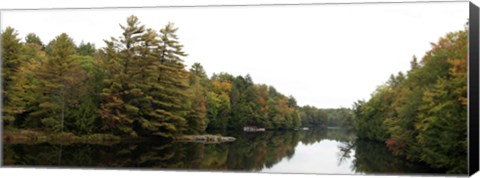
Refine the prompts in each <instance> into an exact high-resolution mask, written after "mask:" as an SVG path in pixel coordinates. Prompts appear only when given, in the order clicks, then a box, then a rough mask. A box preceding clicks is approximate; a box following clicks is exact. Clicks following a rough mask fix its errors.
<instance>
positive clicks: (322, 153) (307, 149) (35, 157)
mask: <svg viewBox="0 0 480 178" xmlns="http://www.w3.org/2000/svg"><path fill="white" fill-rule="evenodd" d="M223 134H225V135H230V136H235V137H236V138H237V140H236V141H235V142H232V143H226V144H200V143H178V142H177V143H160V142H157V141H142V142H123V143H118V144H114V145H89V144H66V145H51V144H46V143H44V144H36V145H28V144H9V145H4V147H3V151H4V158H3V162H4V165H7V166H37V167H38V166H41V167H50V166H53V167H90V168H92V167H94V168H145V169H152V168H154V169H189V170H192V169H193V170H219V171H262V172H290V173H421V172H429V173H433V172H435V171H433V170H431V169H429V168H427V167H425V166H421V165H419V164H414V163H410V162H407V161H405V160H403V159H400V158H396V157H393V156H392V155H391V154H390V152H389V151H388V149H387V148H386V147H385V146H384V145H383V144H381V143H374V142H368V141H361V140H355V136H354V135H353V134H352V133H349V132H348V131H345V130H342V129H329V130H310V131H284V132H273V131H272V132H270V131H267V132H262V133H243V132H232V133H223Z"/></svg>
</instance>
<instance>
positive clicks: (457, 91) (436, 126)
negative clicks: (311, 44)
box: [354, 28, 468, 173]
mask: <svg viewBox="0 0 480 178" xmlns="http://www.w3.org/2000/svg"><path fill="white" fill-rule="evenodd" d="M466 29H467V28H466ZM466 29H465V30H463V31H457V32H451V33H448V34H447V35H446V36H444V37H442V38H440V40H439V41H438V42H437V43H432V49H431V50H430V51H428V52H426V54H425V56H424V57H423V58H422V59H421V60H420V61H418V60H417V58H416V57H415V56H414V57H413V59H412V60H411V68H410V70H408V71H407V72H406V73H402V72H399V73H398V74H396V75H391V76H390V78H389V79H388V81H387V82H386V83H385V84H383V85H380V86H378V87H377V89H376V91H375V92H373V93H372V95H371V98H370V99H369V100H367V101H364V100H360V101H357V102H355V104H354V113H355V117H356V119H355V130H356V134H357V136H358V137H359V138H364V139H370V140H377V141H380V142H384V143H385V144H386V145H387V146H388V148H389V149H390V150H391V151H392V153H393V154H395V155H398V156H403V157H406V158H407V159H409V160H413V161H421V162H425V163H427V164H429V165H430V166H432V167H434V168H439V169H445V170H446V172H448V173H466V172H467V146H468V145H467V144H468V142H467V56H468V55H467V50H468V31H467V30H466Z"/></svg>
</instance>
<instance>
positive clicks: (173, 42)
mask: <svg viewBox="0 0 480 178" xmlns="http://www.w3.org/2000/svg"><path fill="white" fill-rule="evenodd" d="M177 30H178V29H177V28H174V27H173V24H172V23H169V24H167V25H166V26H165V27H164V28H163V29H161V30H160V35H159V44H158V48H156V49H157V50H156V51H155V52H156V54H155V55H154V57H155V59H156V62H157V63H156V67H157V72H158V75H157V76H156V78H155V81H153V82H151V86H150V87H151V88H150V89H149V92H148V93H147V95H149V98H151V102H150V103H151V105H150V107H149V108H150V109H149V110H147V111H146V112H145V114H146V115H145V118H146V121H148V122H143V124H147V123H149V124H148V125H152V126H154V128H155V129H154V130H152V131H153V132H152V134H153V135H157V136H162V137H172V136H175V135H177V134H181V133H184V132H185V131H187V120H186V119H185V117H186V116H187V114H188V112H189V109H188V108H189V105H188V102H187V101H188V91H187V90H188V88H189V86H188V80H187V79H188V78H187V77H188V72H187V71H186V70H185V66H184V64H183V59H182V57H185V56H187V55H186V54H185V52H183V45H181V44H180V43H179V42H178V37H177V35H176V34H175V33H176V31H177Z"/></svg>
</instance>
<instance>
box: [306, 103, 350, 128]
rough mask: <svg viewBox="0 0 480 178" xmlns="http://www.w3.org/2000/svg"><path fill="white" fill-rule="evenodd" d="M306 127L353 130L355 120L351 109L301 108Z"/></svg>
mask: <svg viewBox="0 0 480 178" xmlns="http://www.w3.org/2000/svg"><path fill="white" fill-rule="evenodd" d="M300 115H301V118H302V126H304V127H342V128H344V129H353V126H354V123H355V120H354V114H353V110H352V109H350V108H335V109H319V108H316V107H314V106H308V105H307V106H302V107H300Z"/></svg>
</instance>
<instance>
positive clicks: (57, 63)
mask: <svg viewBox="0 0 480 178" xmlns="http://www.w3.org/2000/svg"><path fill="white" fill-rule="evenodd" d="M51 44H52V51H51V54H50V55H48V56H47V57H48V58H47V59H46V61H43V62H42V63H41V67H40V68H39V70H38V71H37V77H38V79H39V81H40V83H39V87H38V91H37V93H41V95H40V96H39V98H38V102H39V105H38V107H39V109H38V110H37V111H35V112H32V113H31V115H32V116H34V117H37V118H41V120H42V123H43V124H44V125H45V126H46V127H48V128H50V129H51V130H52V131H60V132H63V131H64V126H65V117H66V115H67V114H68V112H69V108H70V107H72V106H74V105H76V104H78V102H79V101H78V100H79V98H81V96H78V94H79V90H80V88H81V86H82V84H83V81H84V80H85V72H84V71H83V70H82V69H81V68H80V66H79V64H78V62H77V61H75V59H74V58H73V55H74V54H75V45H74V43H73V40H72V39H71V38H70V37H69V36H68V35H67V34H65V33H62V34H61V35H59V36H57V37H56V38H55V39H54V40H53V41H52V42H51Z"/></svg>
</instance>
